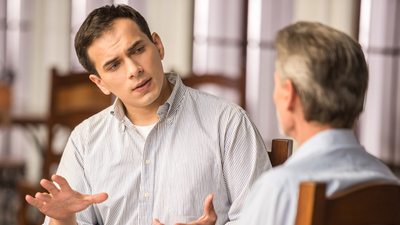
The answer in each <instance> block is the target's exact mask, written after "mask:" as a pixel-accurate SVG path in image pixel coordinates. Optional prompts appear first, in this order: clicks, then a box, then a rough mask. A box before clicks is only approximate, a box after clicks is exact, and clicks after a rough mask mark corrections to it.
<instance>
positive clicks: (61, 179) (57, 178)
mask: <svg viewBox="0 0 400 225" xmlns="http://www.w3.org/2000/svg"><path fill="white" fill-rule="evenodd" d="M51 179H52V180H53V181H55V182H56V183H57V184H58V185H60V189H61V191H72V188H71V186H69V184H68V182H67V180H66V179H65V178H64V177H62V176H58V175H55V174H54V175H53V176H51Z"/></svg>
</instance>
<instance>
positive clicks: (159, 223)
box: [152, 219, 164, 225]
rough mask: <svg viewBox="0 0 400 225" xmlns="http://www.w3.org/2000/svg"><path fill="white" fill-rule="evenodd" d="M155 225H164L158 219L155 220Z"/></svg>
mask: <svg viewBox="0 0 400 225" xmlns="http://www.w3.org/2000/svg"><path fill="white" fill-rule="evenodd" d="M152 222H153V225H164V224H162V223H161V222H160V221H159V220H158V219H153V221H152Z"/></svg>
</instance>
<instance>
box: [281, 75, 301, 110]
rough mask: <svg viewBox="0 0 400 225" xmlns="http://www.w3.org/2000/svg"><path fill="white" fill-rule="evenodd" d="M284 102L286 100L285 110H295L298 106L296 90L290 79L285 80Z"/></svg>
mask: <svg viewBox="0 0 400 225" xmlns="http://www.w3.org/2000/svg"><path fill="white" fill-rule="evenodd" d="M284 90H285V94H284V100H285V108H286V109H287V110H290V111H291V110H293V108H294V107H295V105H296V101H297V100H298V95H297V91H296V88H295V87H294V85H293V82H292V81H291V80H290V79H286V80H285V84H284Z"/></svg>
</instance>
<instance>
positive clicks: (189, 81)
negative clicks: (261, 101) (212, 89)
mask: <svg viewBox="0 0 400 225" xmlns="http://www.w3.org/2000/svg"><path fill="white" fill-rule="evenodd" d="M182 82H183V83H184V84H185V85H186V86H188V87H191V88H195V89H198V88H199V87H201V86H202V85H210V84H211V85H216V86H218V87H220V88H223V89H224V88H229V89H233V90H235V91H236V92H237V93H238V94H239V102H238V105H239V106H241V107H242V108H243V109H245V105H246V103H245V99H246V98H245V97H246V73H245V72H243V73H242V75H241V76H240V77H238V78H236V79H235V78H231V77H227V76H225V75H223V74H204V75H201V76H200V75H196V74H191V75H190V76H188V77H185V78H183V79H182Z"/></svg>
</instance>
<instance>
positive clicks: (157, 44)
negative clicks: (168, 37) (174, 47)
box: [151, 32, 164, 60]
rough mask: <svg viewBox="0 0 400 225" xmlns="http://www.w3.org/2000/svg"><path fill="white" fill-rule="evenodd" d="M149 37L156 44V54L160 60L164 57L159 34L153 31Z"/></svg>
mask: <svg viewBox="0 0 400 225" xmlns="http://www.w3.org/2000/svg"><path fill="white" fill-rule="evenodd" d="M151 37H152V38H153V42H154V44H155V45H156V48H157V50H158V54H159V55H160V58H161V60H163V59H164V45H163V44H162V42H161V38H160V36H159V35H158V34H157V33H156V32H154V33H153V34H152V35H151Z"/></svg>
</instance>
